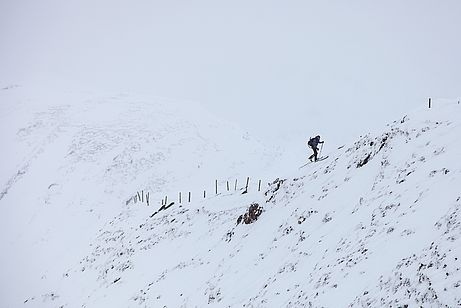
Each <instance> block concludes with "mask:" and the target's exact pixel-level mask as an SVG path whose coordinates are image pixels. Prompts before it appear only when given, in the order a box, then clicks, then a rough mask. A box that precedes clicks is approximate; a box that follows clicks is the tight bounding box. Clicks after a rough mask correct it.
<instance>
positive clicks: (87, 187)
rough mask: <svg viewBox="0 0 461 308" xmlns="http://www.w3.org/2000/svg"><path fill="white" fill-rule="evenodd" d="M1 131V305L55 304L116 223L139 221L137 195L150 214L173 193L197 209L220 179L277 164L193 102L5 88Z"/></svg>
mask: <svg viewBox="0 0 461 308" xmlns="http://www.w3.org/2000/svg"><path fill="white" fill-rule="evenodd" d="M58 88H59V87H58ZM0 131H1V144H2V154H1V158H2V159H1V160H0V208H1V215H0V244H1V246H0V247H1V251H2V253H1V254H0V273H1V274H0V306H1V307H18V305H19V303H23V302H25V301H26V302H32V301H31V300H30V301H28V300H27V299H28V298H29V297H31V295H33V294H39V296H38V297H37V298H36V301H35V302H33V303H31V305H32V306H37V305H43V306H44V307H49V306H50V305H54V303H55V302H54V300H56V299H57V298H58V295H57V294H55V293H53V291H52V290H53V288H54V287H56V286H58V285H61V281H60V279H61V277H63V275H64V273H66V272H67V271H68V270H69V268H72V267H73V266H74V264H78V263H79V260H80V259H82V258H83V256H85V255H86V254H90V253H91V252H92V249H93V248H92V247H91V246H90V244H91V243H92V242H94V240H95V237H97V235H98V232H104V230H106V229H107V228H109V229H111V228H112V226H111V225H110V224H108V223H109V221H110V220H111V219H112V218H113V217H116V216H118V215H119V214H120V213H125V214H126V215H129V216H131V215H133V216H136V215H140V217H144V216H143V215H145V213H144V212H142V214H137V211H139V209H138V208H134V207H133V206H132V204H130V205H127V201H128V200H130V198H131V197H132V196H133V195H134V194H135V193H136V192H137V191H140V192H141V191H142V190H144V191H145V192H146V193H147V192H149V194H150V206H149V207H147V208H146V209H145V210H146V211H150V212H154V209H157V208H158V207H159V206H160V200H161V199H162V198H163V197H164V196H165V195H170V196H169V197H170V198H173V199H174V197H175V196H176V195H177V193H178V191H180V190H184V193H186V192H189V191H190V192H191V193H192V200H193V201H194V200H198V199H199V196H200V195H201V194H202V193H203V190H204V189H206V190H208V193H210V192H211V191H212V190H213V188H214V181H215V179H217V180H219V181H220V183H221V182H222V181H225V180H227V179H232V180H234V179H239V181H240V183H243V181H244V180H245V177H247V176H250V177H253V176H256V175H258V176H263V175H264V173H265V170H267V169H268V168H267V166H268V164H269V163H271V161H272V159H273V158H274V153H273V152H271V153H270V154H269V152H268V151H267V150H266V149H265V148H264V147H263V146H262V145H261V144H259V143H258V142H257V141H254V140H252V139H251V137H249V136H248V135H247V134H246V133H245V132H243V131H240V130H239V129H237V128H235V127H234V126H232V125H231V124H228V123H223V122H222V121H218V120H216V119H215V118H214V117H213V116H212V115H210V114H208V113H207V112H206V111H205V110H203V109H202V108H201V107H200V106H198V105H197V104H192V103H178V102H174V101H169V100H166V99H143V100H140V99H136V98H133V97H130V96H128V95H124V94H120V95H107V94H106V95H100V94H98V95H96V94H94V93H91V92H83V91H80V90H70V91H59V90H52V91H51V90H49V88H37V87H26V86H25V87H22V86H16V85H12V86H4V87H2V89H1V90H0ZM132 203H133V202H132ZM66 277H67V276H66ZM58 278H59V279H58ZM85 285H86V286H88V287H90V288H91V289H93V288H94V287H96V286H97V285H99V282H97V280H94V281H86V282H85ZM82 287H83V285H82V286H78V287H76V288H75V289H73V290H69V291H70V292H69V293H68V294H72V296H73V297H72V300H71V301H68V302H67V304H68V305H69V306H72V307H73V306H79V305H80V304H79V303H80V302H81V301H84V298H85V297H86V296H87V294H86V293H85V292H86V290H84V289H82ZM131 292H133V291H131ZM79 295H80V296H83V297H79ZM125 295H126V294H125ZM122 297H123V296H122ZM59 298H60V299H61V298H62V297H61V296H60V295H59ZM62 299H63V298H62ZM48 300H51V302H47V301H48ZM126 304H127V303H126V302H125V303H123V302H119V305H120V306H124V305H126Z"/></svg>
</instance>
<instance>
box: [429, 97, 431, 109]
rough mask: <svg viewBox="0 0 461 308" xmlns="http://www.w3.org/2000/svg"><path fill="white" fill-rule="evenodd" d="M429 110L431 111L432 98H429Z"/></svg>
mask: <svg viewBox="0 0 461 308" xmlns="http://www.w3.org/2000/svg"><path fill="white" fill-rule="evenodd" d="M429 109H431V98H430V97H429Z"/></svg>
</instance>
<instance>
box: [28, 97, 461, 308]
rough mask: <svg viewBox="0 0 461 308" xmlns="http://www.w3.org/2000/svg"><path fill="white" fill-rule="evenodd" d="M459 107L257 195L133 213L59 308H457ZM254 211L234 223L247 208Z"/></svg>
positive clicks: (460, 282) (98, 244)
mask: <svg viewBox="0 0 461 308" xmlns="http://www.w3.org/2000/svg"><path fill="white" fill-rule="evenodd" d="M460 113H461V107H460V106H459V105H455V104H453V105H446V106H443V107H439V108H435V109H430V110H424V111H419V112H416V113H414V114H410V115H408V116H405V117H403V118H402V119H401V120H399V121H395V122H394V123H392V124H390V125H388V126H387V127H386V129H385V131H384V132H383V133H381V134H376V135H366V136H364V137H361V138H360V139H359V140H358V141H357V142H355V143H354V144H352V145H349V146H344V147H343V148H341V149H338V150H337V151H334V152H331V153H328V154H329V159H327V160H325V161H323V162H319V163H318V164H310V165H308V166H306V167H304V168H303V169H301V170H297V167H298V166H291V167H292V168H293V170H296V171H293V175H292V176H291V177H289V178H286V179H277V180H274V181H273V182H272V183H271V184H270V186H269V187H268V188H267V190H266V191H265V193H261V194H258V193H257V192H252V193H249V194H245V195H241V194H240V192H237V193H235V192H234V193H224V194H221V195H218V196H215V197H212V198H208V199H205V200H203V201H198V202H192V203H191V204H187V205H183V206H181V207H180V206H177V205H175V206H173V207H171V208H170V209H169V210H167V211H164V212H161V213H159V215H157V216H155V217H152V218H151V217H150V214H151V213H152V208H147V207H139V206H138V207H134V206H133V205H130V206H128V207H126V208H125V209H124V210H123V212H122V213H121V214H120V215H118V216H117V217H116V218H115V219H113V220H112V221H111V222H110V223H109V224H108V225H106V227H105V228H104V229H103V230H101V232H100V234H99V236H98V237H97V238H96V239H95V240H94V241H92V243H91V249H90V251H89V253H88V255H87V256H85V257H83V258H82V259H81V260H80V262H79V263H78V264H75V265H73V266H70V267H69V269H68V270H67V271H66V272H64V273H63V275H62V278H61V281H60V283H59V285H56V286H55V287H54V288H52V289H50V290H49V292H47V293H44V294H35V295H32V294H31V297H30V298H29V299H28V300H27V302H26V304H27V305H31V306H40V305H44V306H56V307H60V306H69V307H77V306H83V307H103V306H104V307H108V306H112V307H138V306H140V307H346V306H372V307H382V306H392V307H398V306H401V307H404V306H407V307H414V306H423V307H427V306H432V307H438V306H446V307H457V306H459V305H461V274H460V267H461V263H460V260H459V258H460V256H461V254H460V252H461V251H460V250H461V249H460V242H459V241H460V236H461V222H460V208H461V191H460V190H459V187H461V162H460V161H459V157H461V156H460V155H461V147H460V145H459V144H460V141H461V120H460V119H461V117H460ZM252 203H257V204H258V205H259V206H260V207H262V208H263V212H262V214H261V215H260V216H259V218H258V219H257V220H256V221H254V222H253V223H251V224H242V223H240V224H237V220H238V218H239V216H240V215H242V214H244V213H245V211H246V210H247V208H248V206H249V205H250V204H252Z"/></svg>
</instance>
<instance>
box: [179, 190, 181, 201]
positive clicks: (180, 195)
mask: <svg viewBox="0 0 461 308" xmlns="http://www.w3.org/2000/svg"><path fill="white" fill-rule="evenodd" d="M179 204H181V192H179Z"/></svg>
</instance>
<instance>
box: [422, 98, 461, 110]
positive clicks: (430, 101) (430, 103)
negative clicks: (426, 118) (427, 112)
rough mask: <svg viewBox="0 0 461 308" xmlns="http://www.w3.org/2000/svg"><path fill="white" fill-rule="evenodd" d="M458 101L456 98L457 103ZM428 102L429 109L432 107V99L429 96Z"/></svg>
mask: <svg viewBox="0 0 461 308" xmlns="http://www.w3.org/2000/svg"><path fill="white" fill-rule="evenodd" d="M459 103H460V100H458V105H459ZM428 104H429V109H431V107H432V99H431V98H430V97H429V101H428Z"/></svg>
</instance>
